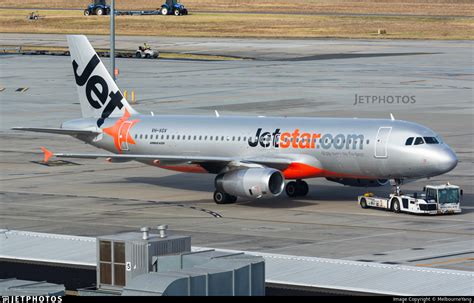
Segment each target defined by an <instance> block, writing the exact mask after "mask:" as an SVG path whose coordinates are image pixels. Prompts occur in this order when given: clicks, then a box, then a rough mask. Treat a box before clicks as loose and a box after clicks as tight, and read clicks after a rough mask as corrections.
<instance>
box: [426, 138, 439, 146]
mask: <svg viewBox="0 0 474 303" xmlns="http://www.w3.org/2000/svg"><path fill="white" fill-rule="evenodd" d="M423 139H425V142H426V144H438V143H439V142H438V140H436V138H435V137H423Z"/></svg>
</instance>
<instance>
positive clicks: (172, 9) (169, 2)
mask: <svg viewBox="0 0 474 303" xmlns="http://www.w3.org/2000/svg"><path fill="white" fill-rule="evenodd" d="M161 14H162V15H175V16H180V15H187V14H188V10H187V9H186V8H185V7H184V5H183V4H181V3H179V2H178V1H177V0H166V2H165V3H163V5H162V6H161Z"/></svg>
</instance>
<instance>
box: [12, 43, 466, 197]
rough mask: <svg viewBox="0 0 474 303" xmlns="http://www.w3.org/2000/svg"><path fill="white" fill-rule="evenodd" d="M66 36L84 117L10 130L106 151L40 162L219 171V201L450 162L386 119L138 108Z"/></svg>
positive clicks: (417, 134) (435, 142)
mask: <svg viewBox="0 0 474 303" xmlns="http://www.w3.org/2000/svg"><path fill="white" fill-rule="evenodd" d="M68 43H69V48H70V53H71V59H72V67H73V71H74V76H75V81H76V85H77V91H78V94H79V101H80V104H81V109H82V118H80V119H77V120H72V121H67V122H64V123H63V124H62V125H61V127H60V128H21V127H18V128H14V129H17V130H26V131H36V132H45V133H54V134H64V135H71V136H73V137H75V138H77V139H79V140H81V141H84V142H86V143H88V144H91V145H93V146H96V147H98V148H101V149H104V150H106V151H108V152H109V153H101V154H73V153H62V154H54V155H53V154H52V153H51V152H49V151H48V150H46V149H44V148H43V151H44V152H45V160H46V161H47V160H48V158H50V157H51V156H56V157H64V158H88V159H95V158H105V159H107V160H108V161H110V162H119V163H120V162H126V161H138V162H142V163H146V164H149V165H152V166H156V167H159V168H164V169H171V170H176V171H180V172H193V173H211V174H216V175H217V176H216V179H215V187H216V191H215V192H214V200H215V202H216V203H233V202H235V201H236V200H237V197H242V198H247V199H258V198H269V197H274V196H278V195H280V194H281V193H282V192H283V191H286V193H287V194H288V196H290V197H295V196H304V195H306V194H307V193H308V185H307V183H306V182H305V181H303V179H308V178H319V177H324V178H327V179H328V180H330V181H334V182H339V183H342V184H344V185H351V186H363V187H365V186H382V185H385V184H387V183H388V182H389V180H393V181H396V182H395V183H399V182H400V181H402V180H404V179H416V178H424V177H432V176H436V175H440V174H443V173H446V172H448V171H450V170H452V169H453V168H454V167H455V166H456V164H457V158H456V154H455V153H454V152H453V150H452V149H451V148H450V147H449V146H448V145H446V144H445V143H443V142H442V141H441V139H440V137H439V136H438V135H437V134H436V133H435V132H433V131H432V130H430V129H428V128H426V127H424V126H422V125H419V124H416V123H412V122H407V121H400V120H395V119H393V118H392V119H343V118H286V117H285V118H284V117H281V118H279V117H272V118H270V117H242V116H239V117H237V116H232V117H222V116H221V117H219V116H218V115H216V116H212V117H211V116H206V117H203V116H159V115H154V116H150V115H142V114H140V113H138V112H137V111H135V110H134V109H133V108H132V107H131V106H130V104H129V103H128V102H127V101H126V100H125V98H124V97H123V95H122V93H121V92H120V90H119V89H118V87H117V85H116V84H115V82H114V81H113V79H112V77H111V76H110V75H109V73H108V72H107V70H106V68H105V66H104V65H103V64H102V62H101V60H100V59H99V57H98V56H97V54H96V52H95V51H94V49H93V48H92V46H91V44H90V43H89V41H88V40H87V38H86V37H85V36H68ZM286 180H295V181H290V182H285V181H286ZM285 183H286V187H285Z"/></svg>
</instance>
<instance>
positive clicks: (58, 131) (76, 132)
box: [12, 127, 100, 136]
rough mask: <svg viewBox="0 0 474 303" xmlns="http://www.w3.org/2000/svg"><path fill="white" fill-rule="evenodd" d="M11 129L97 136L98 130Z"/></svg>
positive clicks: (15, 128)
mask: <svg viewBox="0 0 474 303" xmlns="http://www.w3.org/2000/svg"><path fill="white" fill-rule="evenodd" d="M12 129H13V130H22V131H29V132H38V133H49V134H59V135H70V136H79V135H82V136H87V135H89V136H97V135H98V134H100V132H97V131H93V130H78V129H64V128H37V127H14V128H12Z"/></svg>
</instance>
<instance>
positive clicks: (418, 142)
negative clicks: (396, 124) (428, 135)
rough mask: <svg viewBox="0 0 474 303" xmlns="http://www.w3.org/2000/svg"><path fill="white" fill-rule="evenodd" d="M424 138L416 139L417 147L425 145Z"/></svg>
mask: <svg viewBox="0 0 474 303" xmlns="http://www.w3.org/2000/svg"><path fill="white" fill-rule="evenodd" d="M423 143H424V142H423V138H421V137H416V139H415V145H420V144H423Z"/></svg>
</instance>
